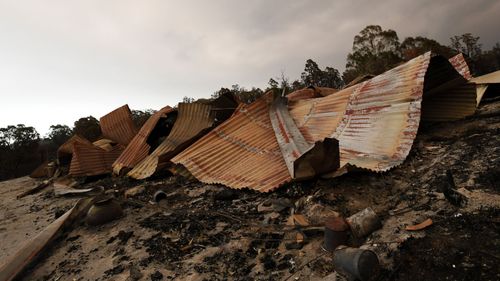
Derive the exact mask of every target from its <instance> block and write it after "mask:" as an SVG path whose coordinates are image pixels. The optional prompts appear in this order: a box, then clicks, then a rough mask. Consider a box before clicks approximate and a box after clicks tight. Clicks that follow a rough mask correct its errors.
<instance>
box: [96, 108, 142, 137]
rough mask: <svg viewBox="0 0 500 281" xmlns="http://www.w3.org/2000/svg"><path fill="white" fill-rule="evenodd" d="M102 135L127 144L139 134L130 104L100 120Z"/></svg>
mask: <svg viewBox="0 0 500 281" xmlns="http://www.w3.org/2000/svg"><path fill="white" fill-rule="evenodd" d="M99 123H100V126H101V131H102V135H103V137H104V138H106V139H110V140H113V141H115V142H117V143H119V144H122V145H125V146H126V145H127V144H128V143H129V142H130V141H131V140H132V139H133V138H134V136H135V135H136V134H137V128H136V127H135V124H134V121H133V120H132V113H131V112H130V109H129V107H128V105H124V106H121V107H119V108H117V109H115V110H113V111H111V112H110V113H108V114H106V115H104V116H103V117H101V119H100V120H99Z"/></svg>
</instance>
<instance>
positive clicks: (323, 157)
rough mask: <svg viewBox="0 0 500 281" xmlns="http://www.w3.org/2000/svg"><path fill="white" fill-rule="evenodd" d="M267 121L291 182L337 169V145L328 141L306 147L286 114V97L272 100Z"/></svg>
mask: <svg viewBox="0 0 500 281" xmlns="http://www.w3.org/2000/svg"><path fill="white" fill-rule="evenodd" d="M269 117H270V120H271V124H272V126H273V130H274V133H275V136H276V140H277V141H278V145H279V146H280V149H281V153H282V155H283V159H284V160H285V164H286V165H287V168H288V172H289V173H290V176H291V177H292V178H294V179H305V178H312V177H314V176H316V175H319V174H322V173H325V172H331V171H333V170H336V169H337V168H339V165H340V164H339V153H338V141H336V140H334V139H327V140H325V141H318V142H317V143H316V144H314V145H311V144H309V143H308V142H307V141H306V140H305V138H304V136H302V133H301V132H300V130H299V129H298V127H297V126H296V124H295V122H294V121H293V119H292V117H291V116H290V113H289V112H288V106H287V98H286V97H277V98H276V99H275V100H274V102H273V104H272V105H271V107H270V108H269ZM335 155H336V157H335Z"/></svg>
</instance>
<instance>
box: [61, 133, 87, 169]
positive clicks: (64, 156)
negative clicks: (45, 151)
mask: <svg viewBox="0 0 500 281" xmlns="http://www.w3.org/2000/svg"><path fill="white" fill-rule="evenodd" d="M77 142H78V143H84V144H87V145H92V143H91V142H90V141H88V140H87V139H85V138H82V137H80V136H79V135H74V136H72V137H71V138H70V139H69V140H67V141H66V142H65V143H63V144H62V145H61V146H60V147H59V148H58V149H57V159H58V160H59V163H60V164H62V165H67V164H69V163H70V162H71V157H72V155H73V144H74V143H77Z"/></svg>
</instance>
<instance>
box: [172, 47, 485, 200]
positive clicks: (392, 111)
mask: <svg viewBox="0 0 500 281" xmlns="http://www.w3.org/2000/svg"><path fill="white" fill-rule="evenodd" d="M464 85H466V80H465V79H464V78H463V77H462V76H461V75H460V74H459V73H458V72H457V71H456V70H455V69H454V68H453V66H452V65H451V64H450V63H449V62H448V61H447V60H446V59H444V58H442V57H432V58H431V54H430V53H426V54H425V55H422V56H419V57H417V58H415V59H413V60H411V61H409V62H407V63H405V64H403V65H401V66H398V67H396V68H394V69H392V70H389V71H387V72H385V73H383V74H381V75H379V76H377V77H374V78H372V79H370V80H368V81H365V82H362V83H360V84H357V85H354V86H352V87H350V88H347V89H344V90H342V91H339V92H337V93H334V94H332V95H330V96H327V97H322V98H312V99H306V100H298V101H293V102H291V103H290V105H289V109H290V115H291V116H292V118H293V120H294V121H295V123H296V125H297V127H298V128H299V130H300V132H301V133H302V135H303V136H304V138H305V140H306V141H307V142H308V143H313V142H316V141H321V140H323V139H325V138H327V137H331V138H335V139H338V140H339V142H340V161H341V165H342V166H344V167H345V166H348V165H352V166H357V167H360V168H365V169H369V170H373V171H386V170H388V169H390V168H392V167H394V166H396V165H399V164H401V163H402V162H403V161H404V159H405V158H406V156H407V155H408V153H409V151H410V148H411V146H412V144H413V140H414V139H415V136H416V134H417V130H418V126H419V122H420V119H421V106H422V99H424V100H427V101H428V103H427V107H428V109H427V111H426V112H425V114H424V116H422V118H424V117H425V118H424V119H428V120H436V118H438V117H439V118H445V119H446V120H450V119H457V118H462V117H465V116H467V115H469V114H471V112H470V110H469V108H470V104H471V102H470V99H469V98H470V91H468V90H467V89H466V90H462V89H463V87H464ZM270 99H272V98H271V95H267V96H265V97H263V98H261V99H260V100H258V101H256V102H255V103H253V104H251V105H249V106H242V107H241V108H240V109H239V110H238V111H237V113H236V114H235V115H234V116H233V117H232V118H231V119H229V120H228V121H227V122H225V123H224V124H222V125H221V126H220V127H219V128H217V129H215V130H214V131H213V132H211V133H209V134H208V135H206V136H205V137H203V138H202V139H200V140H199V141H198V142H196V143H195V144H194V145H192V146H191V147H189V148H188V149H186V150H185V151H184V152H182V153H181V154H179V155H178V156H176V157H175V158H174V159H172V161H173V162H174V163H177V164H182V165H184V166H185V167H186V168H187V169H188V170H189V171H190V172H191V173H192V174H193V175H194V176H195V177H196V178H198V179H199V180H201V181H203V182H206V183H221V184H225V185H227V186H229V187H232V188H244V187H249V188H252V189H255V190H258V191H264V192H265V191H270V190H273V189H275V188H277V187H278V186H280V185H282V184H283V183H285V182H287V181H289V180H291V177H290V174H289V173H288V169H287V166H286V165H285V162H284V160H283V157H282V156H281V153H280V148H279V145H278V143H277V141H276V138H275V137H274V134H273V129H272V125H271V121H270V119H269V117H268V116H266V114H265V113H266V112H267V111H268V110H269V103H270ZM443 100H446V101H447V103H448V104H443V103H442V102H441V101H443ZM473 104H475V102H474V103H473ZM432 105H437V106H434V107H433V106H432ZM440 107H441V108H440ZM443 108H445V109H448V108H449V109H450V110H441V109H443ZM453 109H454V110H453Z"/></svg>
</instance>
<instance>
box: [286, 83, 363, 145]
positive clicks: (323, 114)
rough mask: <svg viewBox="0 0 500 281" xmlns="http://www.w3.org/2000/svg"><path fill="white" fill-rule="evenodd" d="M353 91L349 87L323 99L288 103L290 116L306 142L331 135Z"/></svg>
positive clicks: (312, 141)
mask: <svg viewBox="0 0 500 281" xmlns="http://www.w3.org/2000/svg"><path fill="white" fill-rule="evenodd" d="M353 91H354V88H353V87H350V88H347V89H344V90H341V91H339V92H336V93H334V94H332V95H329V96H327V97H324V98H317V99H307V100H298V101H290V102H289V104H288V108H289V110H290V115H291V116H292V118H293V120H294V122H295V124H296V125H297V127H298V128H299V130H300V132H301V133H302V135H303V136H304V138H305V139H306V141H307V142H309V143H314V142H316V141H320V140H323V139H324V138H327V137H330V136H332V135H333V133H334V132H335V130H336V129H337V126H338V124H339V123H340V121H341V120H342V117H343V116H344V113H345V110H346V107H347V103H348V101H349V97H350V96H351V94H352V93H353Z"/></svg>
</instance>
